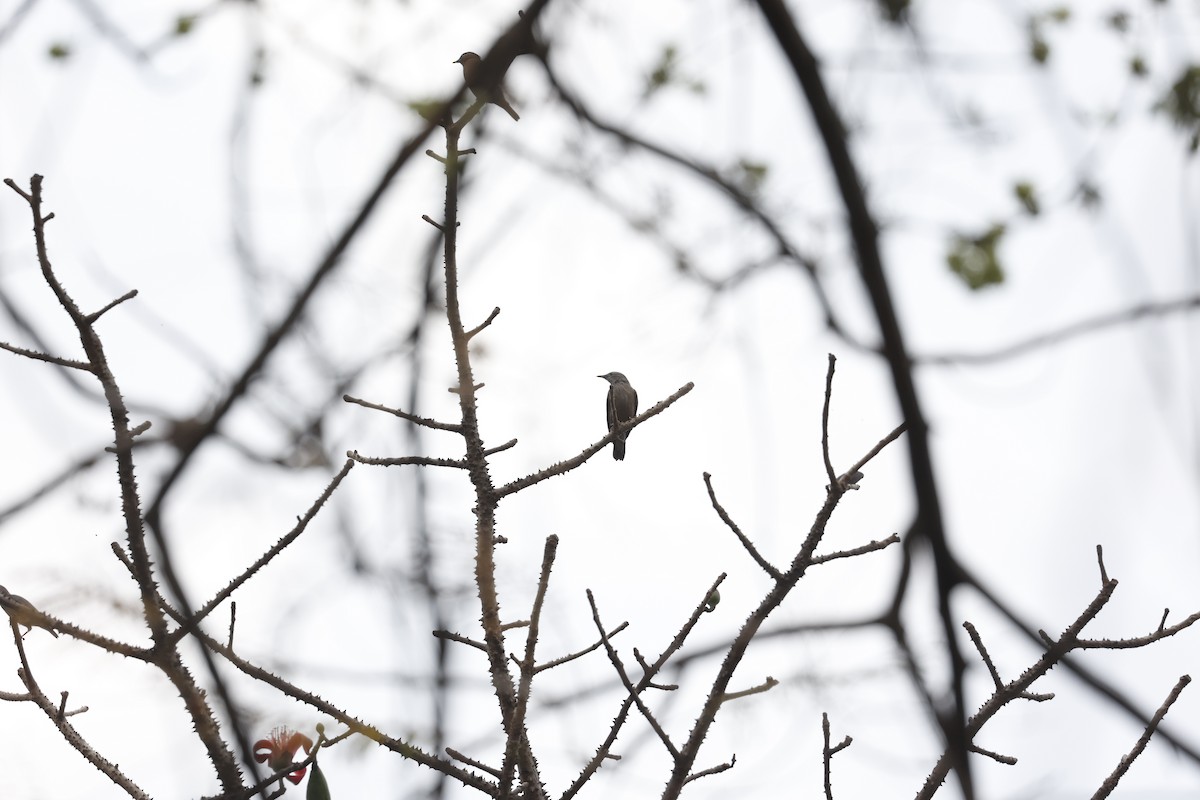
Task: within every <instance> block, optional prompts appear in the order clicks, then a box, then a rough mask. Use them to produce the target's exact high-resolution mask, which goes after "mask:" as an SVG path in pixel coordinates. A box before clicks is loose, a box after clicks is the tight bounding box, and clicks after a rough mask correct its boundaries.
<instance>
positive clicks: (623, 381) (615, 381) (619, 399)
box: [596, 372, 637, 461]
mask: <svg viewBox="0 0 1200 800" xmlns="http://www.w3.org/2000/svg"><path fill="white" fill-rule="evenodd" d="M596 377H597V378H604V380H606V381H608V429H609V430H610V431H611V430H613V429H614V428H616V427H617V423H618V422H628V421H629V420H631V419H633V418H634V417H636V416H637V391H635V390H634V388H633V387H632V386H630V385H629V379H628V378H626V377H625V376H624V375H622V374H621V373H619V372H610V373H608V374H607V375H597V376H596ZM628 435H629V431H622V432H621V433H620V435H618V436H617V437H616V438H615V439H613V458H614V459H616V460H617V461H624V460H625V437H627V436H628Z"/></svg>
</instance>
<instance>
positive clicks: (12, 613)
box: [0, 586, 58, 639]
mask: <svg viewBox="0 0 1200 800" xmlns="http://www.w3.org/2000/svg"><path fill="white" fill-rule="evenodd" d="M0 608H3V609H4V613H6V614H8V617H9V619H11V620H12V621H13V622H15V623H17V624H18V625H24V626H25V633H29V632H30V631H31V630H33V629H34V627H38V628H45V629H46V630H48V631H50V635H51V636H53V637H54V638H55V639H57V638H58V634H57V633H55V631H54V629H53V628H52V627H50V623H49V622H47V621H46V620H45V619H44V618H43V617H42V612H40V611H38V610H37V607H36V606H34V604H33V603H31V602H29V601H28V600H26V599H25V598H24V597H21V595H19V594H10V593H9V591H8V589H5V588H4V587H3V586H0ZM24 635H25V634H22V636H24Z"/></svg>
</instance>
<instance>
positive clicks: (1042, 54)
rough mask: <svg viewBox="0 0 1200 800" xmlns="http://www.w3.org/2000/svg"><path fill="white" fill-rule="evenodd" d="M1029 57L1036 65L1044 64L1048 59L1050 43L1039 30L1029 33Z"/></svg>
mask: <svg viewBox="0 0 1200 800" xmlns="http://www.w3.org/2000/svg"><path fill="white" fill-rule="evenodd" d="M1029 57H1030V58H1032V59H1033V60H1034V62H1035V63H1037V64H1045V63H1046V62H1047V61H1048V60H1049V59H1050V43H1049V42H1047V41H1046V39H1045V37H1043V36H1042V32H1041V31H1039V30H1031V31H1030V32H1029Z"/></svg>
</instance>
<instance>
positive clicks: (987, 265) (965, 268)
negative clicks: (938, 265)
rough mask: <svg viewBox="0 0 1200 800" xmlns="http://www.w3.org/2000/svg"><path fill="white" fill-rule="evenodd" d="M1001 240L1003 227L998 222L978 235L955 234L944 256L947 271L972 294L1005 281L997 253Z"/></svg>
mask: <svg viewBox="0 0 1200 800" xmlns="http://www.w3.org/2000/svg"><path fill="white" fill-rule="evenodd" d="M1003 237H1004V226H1003V225H1001V224H999V223H997V224H995V225H993V226H992V227H991V228H989V229H988V230H987V231H986V232H985V233H984V234H983V235H981V236H968V235H965V234H961V233H960V234H957V235H956V236H955V237H954V242H953V243H952V245H951V247H950V252H949V253H948V254H947V255H946V263H947V264H949V266H950V271H951V272H953V273H954V274H955V275H957V276H958V277H960V278H962V280H963V282H964V283H966V284H967V287H968V288H970V289H971V290H972V291H974V290H977V289H982V288H983V287H985V286H991V285H993V284H998V283H1003V282H1004V268H1003V267H1002V266H1001V265H1000V259H999V256H998V255H997V253H996V250H997V248H998V247H999V245H1000V240H1001V239H1002V238H1003Z"/></svg>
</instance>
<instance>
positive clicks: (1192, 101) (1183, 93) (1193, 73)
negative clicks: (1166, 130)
mask: <svg viewBox="0 0 1200 800" xmlns="http://www.w3.org/2000/svg"><path fill="white" fill-rule="evenodd" d="M1154 110H1155V111H1161V112H1163V113H1164V114H1166V115H1167V116H1168V117H1170V118H1171V121H1172V122H1174V123H1175V124H1176V125H1177V126H1178V127H1180V128H1194V127H1196V125H1197V124H1198V123H1200V66H1197V65H1195V64H1193V65H1192V66H1190V67H1188V68H1187V69H1185V70H1184V71H1183V73H1182V74H1181V75H1180V76H1179V78H1178V79H1177V80H1176V81H1175V83H1173V84H1171V88H1170V89H1169V90H1168V91H1167V93H1166V95H1164V96H1163V98H1162V99H1161V100H1159V101H1158V103H1157V104H1156V105H1155V106H1154Z"/></svg>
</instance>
